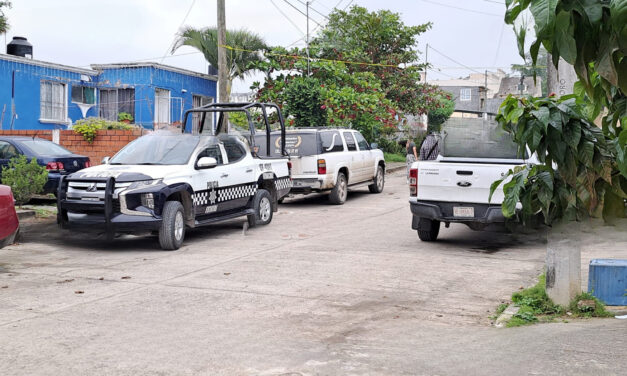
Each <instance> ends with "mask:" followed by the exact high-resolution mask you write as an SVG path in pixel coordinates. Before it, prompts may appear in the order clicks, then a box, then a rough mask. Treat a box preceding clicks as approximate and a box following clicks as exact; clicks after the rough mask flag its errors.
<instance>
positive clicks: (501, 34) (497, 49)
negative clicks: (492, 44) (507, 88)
mask: <svg viewBox="0 0 627 376" xmlns="http://www.w3.org/2000/svg"><path fill="white" fill-rule="evenodd" d="M504 30H505V23H503V25H501V33H500V34H499V42H498V43H497V45H496V53H495V54H494V63H493V64H494V65H496V61H497V59H498V58H499V52H500V51H501V42H502V41H503V31H504Z"/></svg>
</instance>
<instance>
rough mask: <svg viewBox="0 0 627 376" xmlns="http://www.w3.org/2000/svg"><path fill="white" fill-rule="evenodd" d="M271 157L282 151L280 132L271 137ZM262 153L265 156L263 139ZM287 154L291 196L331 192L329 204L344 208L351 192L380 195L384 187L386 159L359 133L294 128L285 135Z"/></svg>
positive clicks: (326, 128)
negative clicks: (365, 189) (363, 190)
mask: <svg viewBox="0 0 627 376" xmlns="http://www.w3.org/2000/svg"><path fill="white" fill-rule="evenodd" d="M272 137H273V138H272V145H271V153H272V155H278V154H279V152H280V146H281V144H280V139H279V134H278V133H277V132H273V134H272ZM257 144H260V145H261V149H260V153H261V154H264V153H265V147H264V143H263V142H262V140H259V141H258V142H257ZM285 151H286V153H287V154H289V156H290V162H291V164H292V170H291V176H292V181H293V187H292V189H291V191H290V194H308V193H311V192H318V193H322V192H328V193H329V202H330V203H332V204H336V205H342V204H344V202H345V201H346V198H347V196H348V189H349V187H350V188H356V187H365V186H368V189H369V190H370V192H371V193H381V192H383V188H384V185H385V160H384V158H383V152H382V151H381V150H379V149H378V148H377V145H376V144H374V143H373V144H372V145H371V144H369V143H368V141H366V139H365V138H364V136H362V134H361V133H359V131H356V130H354V129H346V128H328V127H320V128H317V127H310V128H291V129H287V130H286V132H285Z"/></svg>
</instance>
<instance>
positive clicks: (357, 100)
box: [251, 48, 396, 141]
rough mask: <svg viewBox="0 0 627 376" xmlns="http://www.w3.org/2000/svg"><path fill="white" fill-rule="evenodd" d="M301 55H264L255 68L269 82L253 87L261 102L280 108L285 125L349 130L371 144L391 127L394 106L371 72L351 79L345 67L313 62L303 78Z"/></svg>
mask: <svg viewBox="0 0 627 376" xmlns="http://www.w3.org/2000/svg"><path fill="white" fill-rule="evenodd" d="M303 56H304V51H302V50H299V49H293V50H292V51H289V52H288V51H286V50H285V49H283V48H275V49H273V50H272V52H270V53H268V54H266V57H267V59H268V60H267V61H264V62H261V63H259V64H257V65H256V67H257V68H258V69H259V70H261V71H264V72H267V73H268V75H269V76H270V77H269V78H268V79H266V81H265V82H264V84H263V85H261V84H260V83H259V82H256V83H254V84H253V86H252V87H251V88H252V89H255V90H257V97H258V99H259V100H260V101H264V102H265V101H267V102H274V103H276V104H277V105H278V106H279V107H281V109H282V110H283V115H284V116H285V117H286V118H288V125H299V126H309V125H317V126H326V125H333V126H338V127H353V128H356V129H358V130H360V131H361V132H362V133H363V134H364V136H365V137H366V138H368V140H370V141H373V140H374V139H376V137H377V136H378V135H379V134H380V133H381V131H382V129H383V128H384V127H394V126H395V124H396V119H395V118H394V115H395V114H396V111H395V109H394V104H393V103H392V102H391V101H389V100H388V99H386V98H385V95H384V93H383V92H382V90H381V86H380V82H379V80H377V79H376V77H375V76H374V75H373V74H372V73H369V72H355V73H352V74H351V73H350V72H349V70H348V68H347V66H346V64H343V63H336V62H328V61H312V62H311V64H310V69H311V76H307V75H306V72H307V62H306V60H305V59H302V58H301V57H303ZM275 73H278V74H275ZM303 90H306V91H303ZM299 96H306V97H307V100H304V98H298V97H299Z"/></svg>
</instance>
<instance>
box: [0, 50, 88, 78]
mask: <svg viewBox="0 0 627 376" xmlns="http://www.w3.org/2000/svg"><path fill="white" fill-rule="evenodd" d="M0 59H2V60H6V61H11V62H14V63H22V64H28V65H35V66H39V67H44V68H52V69H59V70H64V71H68V72H74V73H79V74H85V75H89V76H96V75H98V72H96V71H94V70H91V69H85V68H78V67H72V66H69V65H63V64H57V63H50V62H47V61H41V60H34V59H28V58H25V57H21V56H14V55H6V54H0Z"/></svg>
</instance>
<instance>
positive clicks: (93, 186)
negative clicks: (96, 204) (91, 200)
mask: <svg viewBox="0 0 627 376" xmlns="http://www.w3.org/2000/svg"><path fill="white" fill-rule="evenodd" d="M97 190H98V186H97V185H96V183H91V184H90V185H89V187H87V192H96V191H97Z"/></svg>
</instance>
